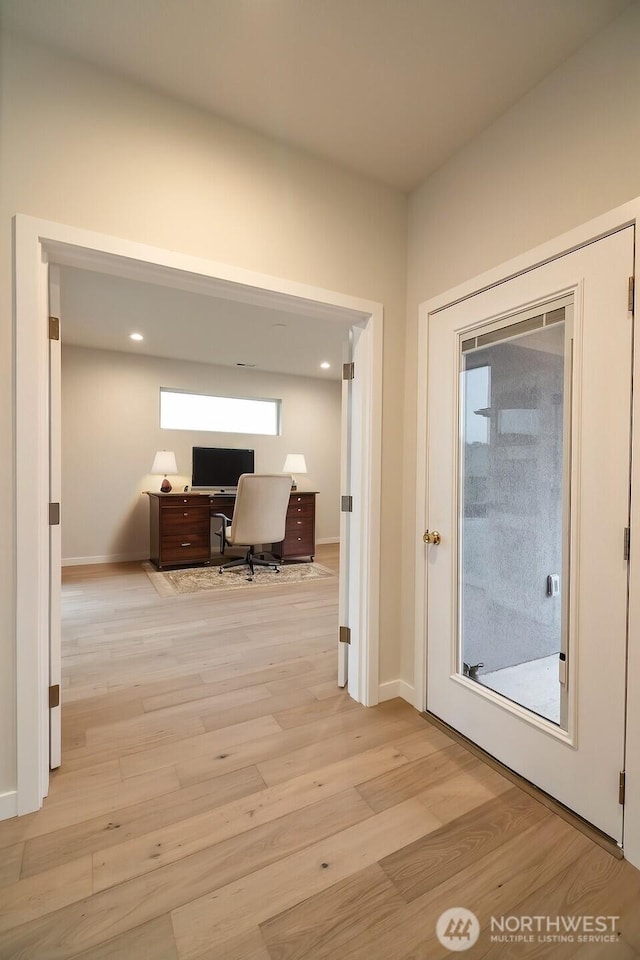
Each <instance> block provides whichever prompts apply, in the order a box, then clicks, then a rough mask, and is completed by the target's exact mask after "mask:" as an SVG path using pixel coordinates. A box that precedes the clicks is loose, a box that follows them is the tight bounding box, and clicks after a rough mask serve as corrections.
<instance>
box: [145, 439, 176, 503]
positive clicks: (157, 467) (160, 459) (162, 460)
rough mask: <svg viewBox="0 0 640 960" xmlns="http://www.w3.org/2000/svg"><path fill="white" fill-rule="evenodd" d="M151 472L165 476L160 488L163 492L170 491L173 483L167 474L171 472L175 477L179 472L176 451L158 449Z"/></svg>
mask: <svg viewBox="0 0 640 960" xmlns="http://www.w3.org/2000/svg"><path fill="white" fill-rule="evenodd" d="M151 473H152V474H153V475H154V476H164V480H163V481H162V484H161V485H160V490H161V491H162V493H170V492H171V484H170V483H169V481H168V480H167V474H168V473H171V474H172V475H173V476H174V477H175V476H176V474H177V473H178V465H177V463H176V455H175V453H174V452H173V451H172V450H158V452H157V453H156V455H155V458H154V461H153V466H152V467H151Z"/></svg>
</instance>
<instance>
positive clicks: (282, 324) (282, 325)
mask: <svg viewBox="0 0 640 960" xmlns="http://www.w3.org/2000/svg"><path fill="white" fill-rule="evenodd" d="M272 326H274V327H286V323H274V324H272Z"/></svg>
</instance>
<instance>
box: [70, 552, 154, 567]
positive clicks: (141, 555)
mask: <svg viewBox="0 0 640 960" xmlns="http://www.w3.org/2000/svg"><path fill="white" fill-rule="evenodd" d="M148 559H149V551H148V550H147V551H145V552H141V551H139V550H138V551H136V552H135V553H110V554H107V555H106V556H104V557H63V559H62V566H63V567H81V566H84V565H88V564H92V563H128V562H129V561H134V560H148Z"/></svg>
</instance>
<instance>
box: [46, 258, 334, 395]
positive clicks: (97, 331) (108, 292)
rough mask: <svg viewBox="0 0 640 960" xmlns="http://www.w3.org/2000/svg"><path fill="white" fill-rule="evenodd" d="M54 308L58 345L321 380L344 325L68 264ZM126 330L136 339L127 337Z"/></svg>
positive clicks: (331, 374) (331, 375)
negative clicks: (57, 306)
mask: <svg viewBox="0 0 640 960" xmlns="http://www.w3.org/2000/svg"><path fill="white" fill-rule="evenodd" d="M61 314H62V324H61V327H62V341H63V343H65V344H76V345H79V346H85V347H94V348H97V349H100V350H118V351H124V352H127V353H134V354H136V353H137V354H145V355H150V356H155V357H169V358H171V359H174V360H178V359H179V360H194V361H197V362H199V363H213V364H220V365H222V366H231V367H233V366H235V365H236V364H238V363H246V364H255V367H256V369H258V370H267V371H271V372H276V373H288V374H294V375H296V376H303V377H321V378H322V379H327V380H336V379H340V376H341V372H342V345H343V343H344V342H345V340H346V338H347V331H348V329H349V323H348V322H347V321H344V320H340V319H336V320H329V319H324V318H322V317H318V316H317V315H314V316H312V315H311V314H304V313H302V312H300V311H296V312H295V313H292V312H291V311H290V310H288V311H286V312H285V311H284V310H282V311H281V310H275V309H270V308H265V307H264V306H257V305H256V304H252V303H244V302H241V301H239V300H231V299H223V298H221V297H217V296H210V295H207V294H199V293H192V292H188V291H185V290H180V289H174V288H171V287H167V286H161V285H158V284H156V283H143V282H141V281H139V280H132V279H129V278H125V277H118V276H112V275H109V274H105V273H96V272H94V271H91V270H81V269H78V268H76V267H69V266H64V267H61ZM134 332H136V333H141V334H142V335H143V336H144V340H143V341H141V342H138V343H135V342H134V341H133V340H131V339H130V338H129V334H130V333H134ZM323 360H327V361H328V362H329V363H331V367H330V369H329V370H322V369H320V363H321V362H322V361H323Z"/></svg>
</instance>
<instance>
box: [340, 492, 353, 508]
mask: <svg viewBox="0 0 640 960" xmlns="http://www.w3.org/2000/svg"><path fill="white" fill-rule="evenodd" d="M340 512H341V513H353V497H352V496H351V495H350V494H349V496H346V497H340Z"/></svg>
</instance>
